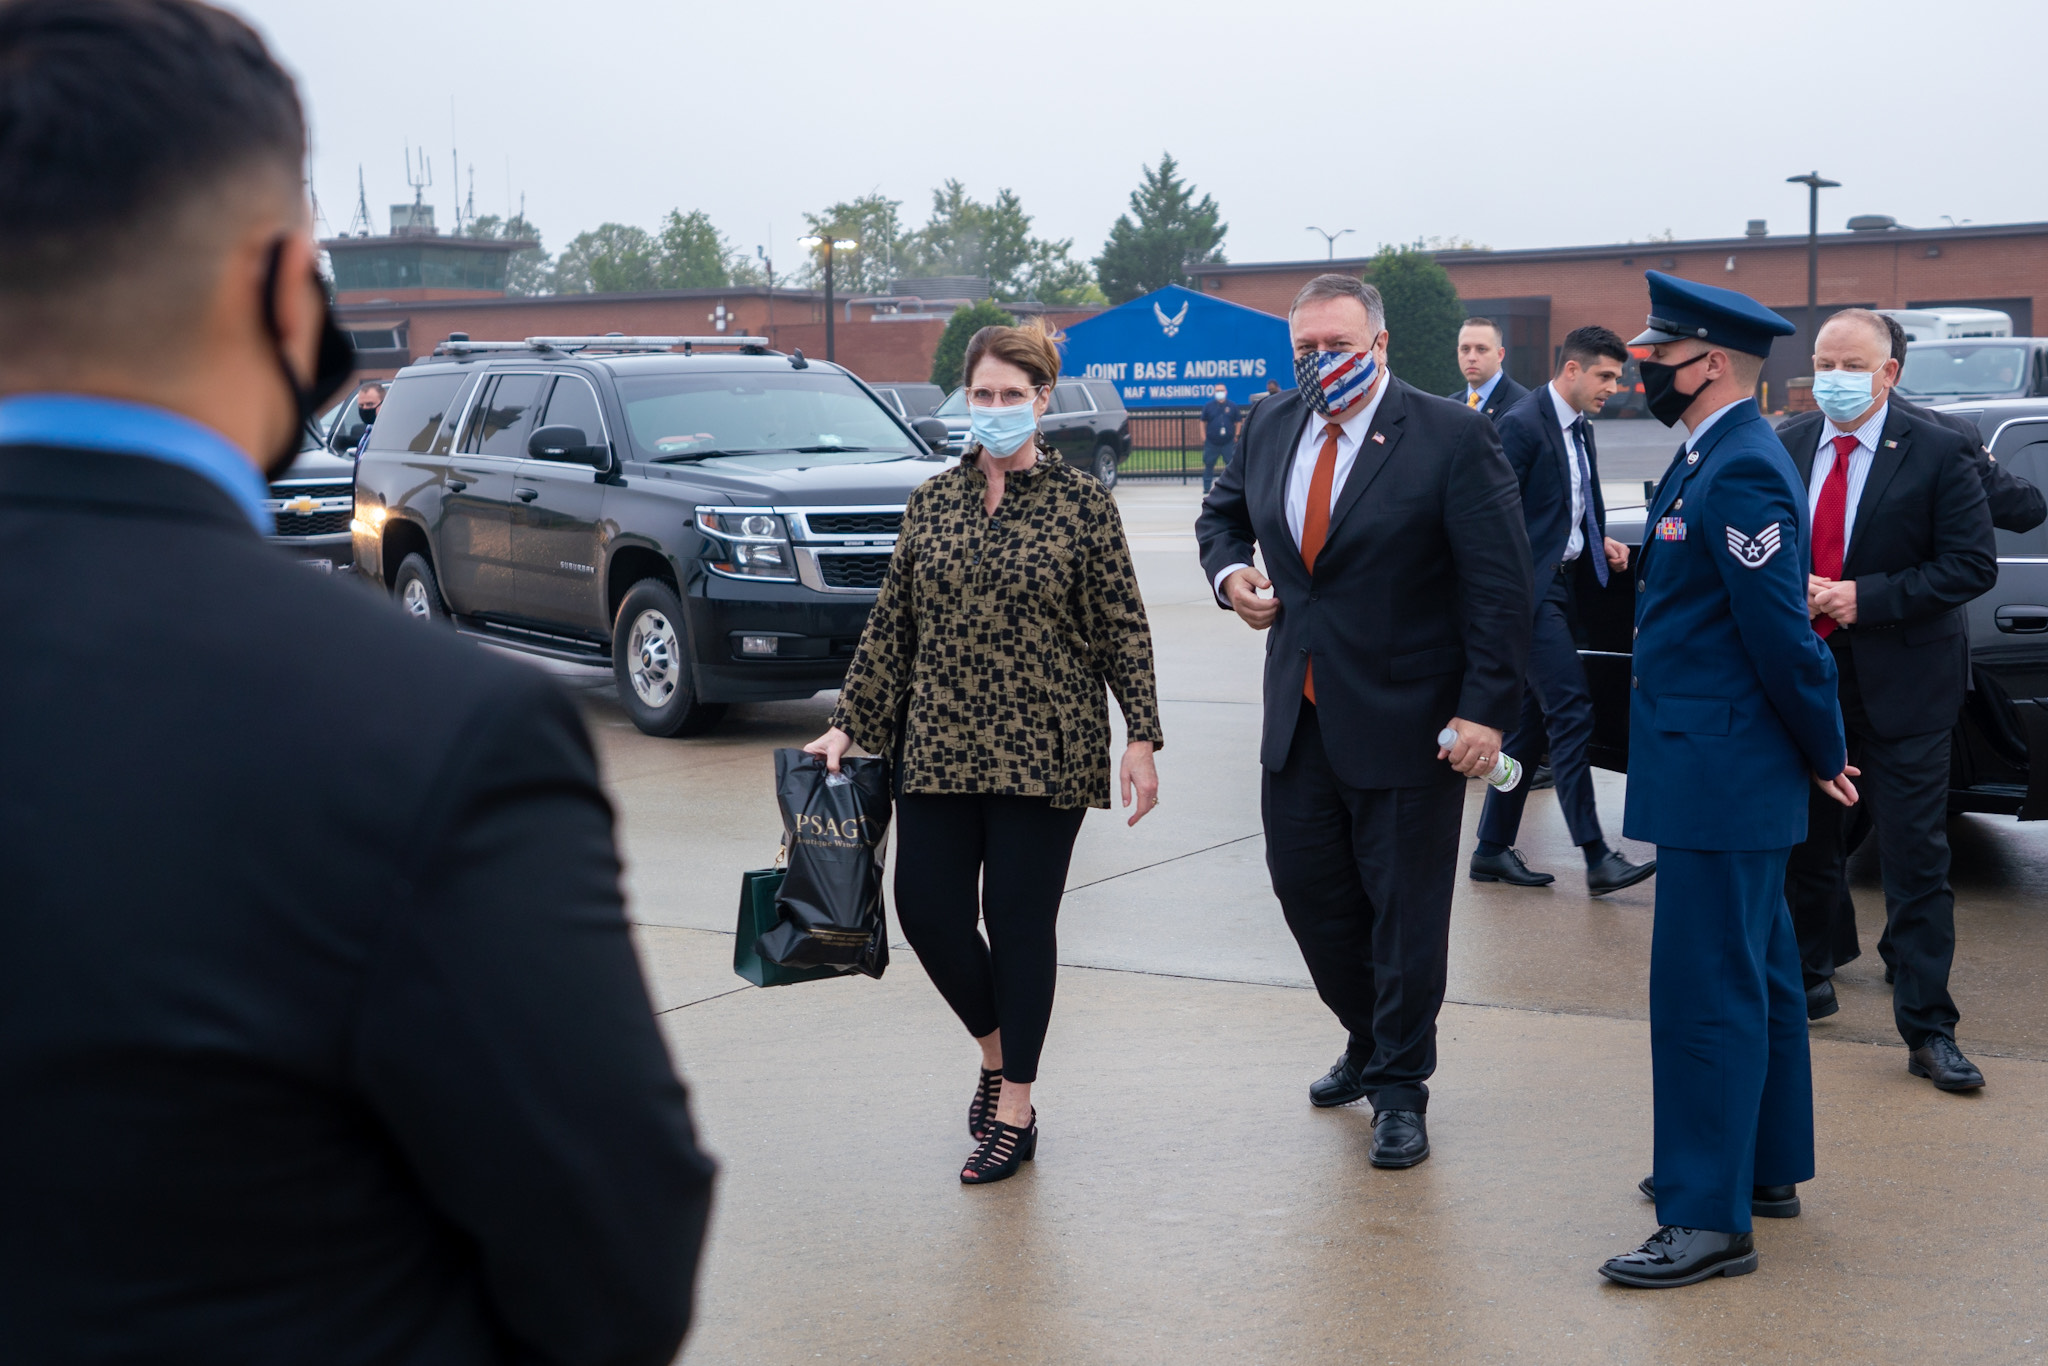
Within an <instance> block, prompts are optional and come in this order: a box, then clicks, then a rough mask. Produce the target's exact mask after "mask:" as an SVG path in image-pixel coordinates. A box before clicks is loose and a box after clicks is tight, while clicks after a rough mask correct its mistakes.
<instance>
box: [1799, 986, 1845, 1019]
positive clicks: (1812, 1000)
mask: <svg viewBox="0 0 2048 1366" xmlns="http://www.w3.org/2000/svg"><path fill="white" fill-rule="evenodd" d="M1841 1008H1842V1003H1841V1002H1840V1001H1838V1000H1836V999H1835V984H1834V983H1833V982H1830V981H1820V982H1815V983H1814V984H1813V985H1812V986H1810V987H1808V988H1807V989H1806V1018H1807V1019H1809V1020H1825V1019H1826V1018H1827V1017H1828V1016H1830V1015H1832V1014H1834V1013H1835V1012H1836V1011H1838V1010H1840V1009H1841Z"/></svg>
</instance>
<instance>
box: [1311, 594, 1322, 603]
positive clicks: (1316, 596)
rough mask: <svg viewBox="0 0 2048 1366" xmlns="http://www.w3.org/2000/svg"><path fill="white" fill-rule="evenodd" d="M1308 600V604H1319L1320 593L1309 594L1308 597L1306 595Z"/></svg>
mask: <svg viewBox="0 0 2048 1366" xmlns="http://www.w3.org/2000/svg"><path fill="white" fill-rule="evenodd" d="M1308 600H1309V601H1310V602H1321V601H1322V595H1321V594H1320V593H1311V594H1309V595H1308Z"/></svg>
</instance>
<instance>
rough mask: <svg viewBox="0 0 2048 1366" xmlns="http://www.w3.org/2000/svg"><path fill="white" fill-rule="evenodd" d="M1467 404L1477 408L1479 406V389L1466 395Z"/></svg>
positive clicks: (1468, 406)
mask: <svg viewBox="0 0 2048 1366" xmlns="http://www.w3.org/2000/svg"><path fill="white" fill-rule="evenodd" d="M1465 406H1466V407H1467V408H1477V407H1478V406H1479V391H1478V390H1477V389H1474V390H1473V391H1472V392H1471V393H1469V394H1467V395H1465Z"/></svg>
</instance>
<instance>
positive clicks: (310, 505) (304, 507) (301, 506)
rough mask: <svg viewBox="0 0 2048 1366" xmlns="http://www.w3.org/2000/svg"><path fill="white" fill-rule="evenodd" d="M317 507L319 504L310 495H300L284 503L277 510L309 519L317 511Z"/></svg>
mask: <svg viewBox="0 0 2048 1366" xmlns="http://www.w3.org/2000/svg"><path fill="white" fill-rule="evenodd" d="M319 506H320V504H319V502H318V501H317V500H316V499H314V498H313V497H312V496H311V495H310V494H304V493H302V494H300V495H299V496H298V497H296V498H293V499H291V500H289V501H288V502H286V503H285V505H284V506H283V507H281V508H279V509H278V511H279V512H296V513H298V514H299V516H301V517H311V516H312V515H313V513H314V512H315V511H317V510H318V508H319Z"/></svg>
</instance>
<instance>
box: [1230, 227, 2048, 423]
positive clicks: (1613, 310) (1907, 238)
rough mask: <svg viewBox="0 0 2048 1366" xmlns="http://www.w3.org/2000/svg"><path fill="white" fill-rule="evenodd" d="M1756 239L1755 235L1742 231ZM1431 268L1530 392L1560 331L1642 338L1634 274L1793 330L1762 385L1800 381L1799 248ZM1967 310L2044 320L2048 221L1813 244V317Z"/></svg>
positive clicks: (1280, 308) (1769, 241)
mask: <svg viewBox="0 0 2048 1366" xmlns="http://www.w3.org/2000/svg"><path fill="white" fill-rule="evenodd" d="M1753 227H1754V228H1757V229H1760V228H1761V227H1762V224H1760V223H1759V224H1755V225H1753ZM1436 259H1437V261H1438V263H1439V264H1441V265H1442V266H1443V268H1444V269H1445V271H1447V272H1448V273H1449V275H1450V277H1451V283H1452V284H1454V285H1455V286H1457V290H1458V295H1459V297H1460V298H1461V299H1462V300H1463V301H1464V304H1465V308H1466V310H1467V311H1468V312H1472V313H1481V314H1485V315H1487V316H1489V317H1494V318H1498V319H1499V320H1500V321H1501V322H1502V324H1503V326H1504V329H1505V331H1506V332H1507V342H1508V368H1509V372H1510V373H1511V374H1513V375H1514V376H1515V378H1516V379H1518V380H1520V381H1521V382H1522V383H1524V384H1528V385H1531V386H1534V385H1536V384H1540V383H1542V382H1543V381H1544V380H1546V379H1547V378H1549V375H1550V371H1551V358H1552V356H1553V354H1554V348H1555V347H1556V346H1557V345H1558V344H1559V343H1560V342H1561V341H1562V340H1563V339H1564V335H1565V333H1567V332H1569V331H1571V330H1572V329H1573V328H1575V327H1582V326H1584V325H1586V324H1588V323H1601V324H1605V325H1606V326H1608V327H1611V328H1613V329H1614V330H1615V331H1617V332H1619V333H1621V334H1622V336H1623V337H1632V336H1634V335H1635V334H1636V333H1637V332H1640V331H1641V330H1642V327H1643V318H1644V315H1645V314H1646V313H1647V312H1648V308H1649V299H1648V295H1647V294H1646V292H1645V289H1644V285H1643V272H1644V271H1645V270H1662V271H1666V272H1668V273H1670V274H1673V275H1680V276H1683V277H1685V278H1686V279H1689V280H1699V281H1702V282H1704V283H1708V284H1716V285H1725V286H1727V287H1728V288H1730V289H1739V290H1741V291H1742V292H1743V293H1745V294H1748V295H1750V296H1751V297H1753V298H1755V299H1756V300H1758V301H1759V302H1761V303H1763V304H1766V305H1768V306H1769V307H1771V308H1774V309H1776V310H1777V311H1778V312H1779V313H1782V314H1784V315H1785V316H1786V317H1787V318H1789V319H1791V320H1792V321H1793V322H1795V323H1801V324H1802V332H1801V335H1799V336H1797V337H1792V338H1789V339H1787V340H1785V341H1783V342H1780V343H1779V344H1778V345H1777V346H1776V347H1774V348H1773V355H1772V358H1771V361H1770V364H1769V365H1768V366H1767V367H1766V368H1765V371H1764V382H1765V383H1766V384H1768V385H1769V386H1770V389H1769V401H1770V403H1771V405H1772V406H1773V407H1778V406H1781V405H1782V403H1783V400H1784V395H1785V381H1786V380H1788V379H1791V378H1792V377H1794V376H1798V375H1804V374H1807V373H1809V371H1810V370H1811V368H1812V365H1811V360H1810V357H1811V354H1812V346H1811V343H1810V340H1809V336H1808V334H1807V333H1806V332H1805V330H1804V318H1803V315H1804V314H1805V312H1806V238H1805V236H1804V235H1800V236H1777V237H1771V236H1765V235H1762V233H1761V232H1758V233H1757V234H1756V235H1752V236H1744V237H1734V238H1719V239H1710V240H1704V241H1690V242H1629V243H1621V244H1618V245H1610V246H1597V247H1558V248H1539V249H1535V250H1527V251H1440V252H1437V253H1436ZM1369 264H1370V262H1369V261H1368V260H1365V259H1359V258H1352V259H1346V260H1338V261H1336V262H1328V261H1276V262H1262V263H1257V264H1248V265H1224V266H1205V267H1202V274H1201V277H1200V288H1201V289H1202V290H1203V291H1204V292H1206V293H1210V294H1215V295H1218V296H1219V297H1222V298H1225V299H1229V300H1231V301H1232V302H1234V303H1240V304H1245V305H1248V306H1250V307H1252V308H1259V309H1264V310H1266V311H1267V312H1270V313H1281V314H1284V313H1286V311H1287V305H1288V303H1289V302H1290V301H1291V300H1292V299H1293V298H1294V295H1295V293H1296V292H1297V291H1298V290H1299V289H1300V288H1301V286H1302V285H1303V284H1304V283H1306V282H1307V281H1308V280H1309V278H1310V277H1312V276H1315V275H1318V274H1321V273H1322V272H1324V271H1327V270H1340V271H1346V272H1350V273H1362V272H1363V270H1364V268H1365V267H1367V266H1368V265H1369ZM1853 305H1861V306H1863V307H1866V308H1923V307H1940V306H1946V305H1969V306H1972V307H1978V308H1996V309H2001V310H2003V311H2004V312H2006V313H2009V314H2011V315H2012V321H2013V331H2014V333H2015V334H2017V335H2032V334H2033V331H2034V328H2035V326H2036V322H2037V320H2039V321H2040V322H2042V323H2048V223H2011V224H1995V225H1983V226H1978V225H1974V224H1972V225H1967V226H1964V227H1958V228H1937V229H1910V228H1885V229H1873V230H1866V231H1856V232H1839V233H1823V234H1822V235H1821V238H1820V314H1821V317H1822V318H1823V319H1824V318H1825V317H1826V316H1827V314H1829V313H1831V312H1833V311H1834V310H1835V309H1838V308H1847V307H1850V306H1853Z"/></svg>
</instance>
